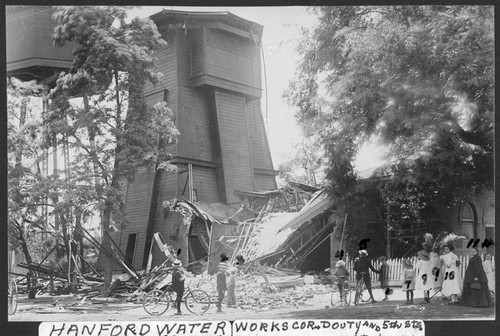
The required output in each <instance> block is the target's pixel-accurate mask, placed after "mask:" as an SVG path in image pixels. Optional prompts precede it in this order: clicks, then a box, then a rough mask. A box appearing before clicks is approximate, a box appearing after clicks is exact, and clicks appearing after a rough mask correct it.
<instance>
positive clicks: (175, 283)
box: [172, 259, 186, 315]
mask: <svg viewBox="0 0 500 336" xmlns="http://www.w3.org/2000/svg"><path fill="white" fill-rule="evenodd" d="M172 266H173V272H172V289H173V290H174V292H175V293H176V295H177V296H176V298H175V306H176V307H177V313H175V315H181V314H182V312H181V300H182V296H183V295H184V281H185V280H186V277H185V276H184V273H183V272H182V270H181V266H182V263H181V261H180V260H179V259H175V260H174V262H173V263H172Z"/></svg>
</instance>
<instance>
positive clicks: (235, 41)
mask: <svg viewBox="0 0 500 336" xmlns="http://www.w3.org/2000/svg"><path fill="white" fill-rule="evenodd" d="M205 66H206V70H205V72H206V74H207V75H212V76H216V77H221V78H224V79H227V80H230V81H233V82H237V83H242V84H246V85H248V86H253V87H256V88H259V89H260V88H261V73H260V54H259V48H258V47H257V46H254V45H253V44H251V41H249V40H247V39H244V38H241V37H239V36H237V35H233V34H230V33H227V32H224V31H220V30H212V29H208V30H207V33H206V35H205ZM197 75H198V74H195V73H193V77H196V76H197Z"/></svg>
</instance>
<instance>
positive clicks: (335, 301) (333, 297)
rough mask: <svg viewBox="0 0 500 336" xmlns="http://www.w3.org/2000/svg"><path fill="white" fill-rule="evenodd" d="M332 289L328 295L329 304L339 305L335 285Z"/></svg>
mask: <svg viewBox="0 0 500 336" xmlns="http://www.w3.org/2000/svg"><path fill="white" fill-rule="evenodd" d="M333 286H334V287H332V294H331V295H330V303H331V304H332V306H335V305H337V304H338V303H339V301H338V298H339V294H338V292H337V291H336V290H335V286H336V285H333Z"/></svg>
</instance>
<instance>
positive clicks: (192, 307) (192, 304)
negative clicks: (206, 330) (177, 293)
mask: <svg viewBox="0 0 500 336" xmlns="http://www.w3.org/2000/svg"><path fill="white" fill-rule="evenodd" d="M184 300H185V304H186V308H187V310H189V311H190V312H191V313H193V314H196V315H200V314H203V313H204V312H206V311H207V310H208V309H209V308H210V296H208V294H207V293H205V292H204V291H202V290H201V289H194V290H191V291H189V292H188V293H187V295H186V297H185V299H184Z"/></svg>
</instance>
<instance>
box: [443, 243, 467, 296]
mask: <svg viewBox="0 0 500 336" xmlns="http://www.w3.org/2000/svg"><path fill="white" fill-rule="evenodd" d="M453 250H455V247H454V246H453V245H452V244H448V245H445V246H444V254H443V255H442V256H441V264H442V267H443V276H444V278H443V287H442V290H441V292H442V293H443V295H445V296H449V297H450V304H457V303H458V295H460V294H461V293H462V279H461V276H460V270H459V268H458V265H459V262H460V261H459V259H458V256H457V255H456V254H455V253H454V252H453Z"/></svg>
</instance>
